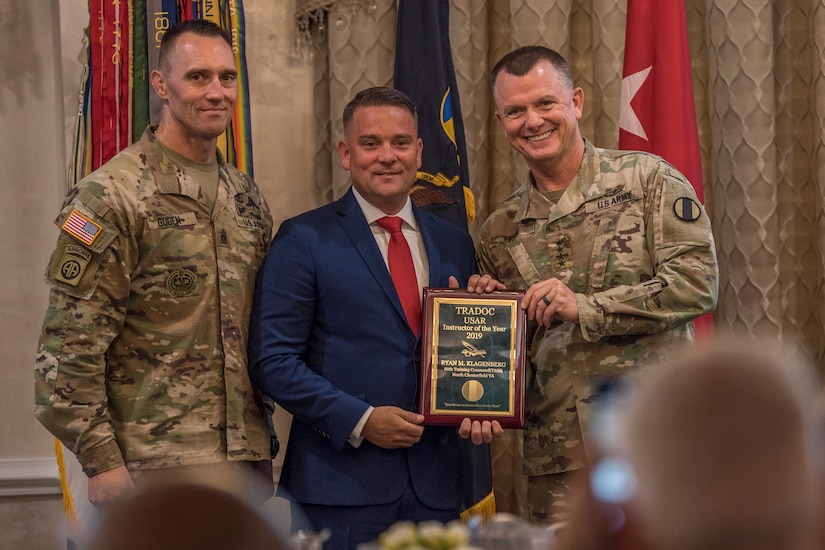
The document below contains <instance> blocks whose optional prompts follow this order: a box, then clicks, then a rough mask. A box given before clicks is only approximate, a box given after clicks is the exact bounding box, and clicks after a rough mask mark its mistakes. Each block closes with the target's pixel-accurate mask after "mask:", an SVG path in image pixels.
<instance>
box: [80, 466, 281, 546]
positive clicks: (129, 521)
mask: <svg viewBox="0 0 825 550" xmlns="http://www.w3.org/2000/svg"><path fill="white" fill-rule="evenodd" d="M285 540H286V539H285V538H283V537H282V535H281V534H280V532H279V531H278V530H277V529H276V528H275V526H274V525H273V524H271V523H270V522H269V521H267V519H265V518H264V516H263V515H262V514H261V513H260V512H259V511H258V509H257V508H255V507H253V506H252V505H250V504H248V503H247V502H245V501H244V500H242V499H241V498H239V497H237V496H234V495H232V494H230V493H228V492H226V491H224V490H222V489H219V488H217V487H213V486H206V485H202V484H197V483H190V482H185V481H184V482H170V483H157V484H152V485H149V486H146V487H144V488H142V489H138V490H137V491H136V492H134V493H133V494H132V495H130V496H129V497H127V498H125V499H123V500H120V501H118V502H116V503H114V504H112V505H111V506H109V507H107V508H106V509H105V510H104V511H103V513H102V514H101V517H100V521H99V523H98V525H97V526H95V527H94V528H93V530H92V532H91V535H90V537H89V539H88V543H87V544H86V545H84V546H81V550H83V549H85V550H110V549H112V548H118V549H119V550H147V549H154V548H157V549H162V548H175V549H176V550H287V549H288V548H289V546H288V543H287V542H285Z"/></svg>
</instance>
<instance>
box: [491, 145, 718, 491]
mask: <svg viewBox="0 0 825 550" xmlns="http://www.w3.org/2000/svg"><path fill="white" fill-rule="evenodd" d="M531 180H532V175H531ZM478 257H479V265H480V269H481V272H482V273H487V274H490V275H492V276H493V277H495V278H496V279H498V280H500V281H501V282H503V283H504V284H505V285H506V286H507V287H508V288H511V289H527V288H529V287H530V286H531V285H533V284H534V283H537V282H539V281H542V280H545V279H549V278H551V277H555V278H557V279H560V280H561V281H562V282H564V283H565V284H566V285H567V286H568V287H569V288H570V289H571V290H573V292H575V293H576V303H577V306H578V310H579V318H580V325H576V324H573V323H568V322H555V323H554V324H553V325H552V326H551V327H549V328H544V327H538V325H536V324H535V323H531V326H530V327H528V346H529V352H528V357H529V369H528V370H529V375H528V380H527V389H526V395H525V409H526V429H525V431H524V471H525V473H526V474H527V475H528V476H541V475H544V474H551V473H559V472H567V471H572V470H576V469H579V468H582V467H584V466H585V465H586V463H587V457H586V451H585V446H584V441H585V440H586V439H587V435H588V434H587V431H588V425H589V417H590V414H591V408H592V404H593V397H594V383H597V382H598V381H599V380H602V379H609V378H612V377H615V376H618V375H622V374H626V373H628V372H630V371H638V369H640V368H644V366H645V365H652V364H656V363H659V362H661V361H662V360H663V359H666V358H668V357H672V356H673V355H674V354H678V353H679V349H680V348H681V347H683V346H684V345H686V344H690V343H692V342H693V323H692V320H693V319H694V318H696V317H698V316H699V315H701V314H703V313H706V312H708V311H712V310H713V309H714V307H715V305H716V298H717V292H718V280H717V278H718V270H717V265H716V252H715V248H714V242H713V235H712V233H711V227H710V222H709V220H708V216H707V214H706V212H705V211H704V209H703V208H702V206H701V205H700V204H699V202H698V200H697V198H696V194H695V192H694V190H693V188H692V186H691V185H690V183H689V182H688V181H687V180H686V179H685V178H684V176H683V175H682V174H680V173H679V172H678V171H676V170H675V169H674V168H673V167H672V166H670V165H669V164H667V163H665V162H664V161H663V160H662V159H660V158H659V157H656V156H653V155H649V154H645V153H637V152H627V151H610V150H604V149H597V148H595V147H594V146H593V145H592V144H591V143H590V142H589V141H587V140H585V153H584V158H583V161H582V165H581V168H580V169H579V173H578V175H577V177H576V179H575V180H574V181H573V182H572V183H571V184H570V186H569V187H568V188H567V189H566V190H565V192H564V194H563V195H562V196H561V198H560V199H559V201H558V203H557V204H556V205H554V204H553V203H552V202H551V201H550V200H548V199H547V198H546V197H545V196H544V195H543V194H542V193H541V192H540V191H538V190H537V189H536V188H535V186H534V183H533V182H532V181H531V182H529V183H527V184H525V185H523V186H522V187H521V188H519V189H518V190H517V191H516V192H515V193H514V194H513V195H512V196H511V197H509V198H508V199H507V200H505V201H504V203H502V205H501V206H500V207H499V208H498V209H497V210H496V211H495V212H493V214H492V215H491V216H490V217H489V218H488V219H487V221H486V222H485V223H484V225H483V226H482V228H481V231H480V235H479V243H478ZM551 477H552V476H551Z"/></svg>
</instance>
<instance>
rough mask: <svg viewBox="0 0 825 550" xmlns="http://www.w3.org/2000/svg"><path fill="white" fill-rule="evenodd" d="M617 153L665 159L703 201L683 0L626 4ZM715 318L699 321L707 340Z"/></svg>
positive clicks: (632, 0) (700, 332)
mask: <svg viewBox="0 0 825 550" xmlns="http://www.w3.org/2000/svg"><path fill="white" fill-rule="evenodd" d="M625 32H626V37H625V51H624V70H623V72H622V93H621V108H620V114H619V149H633V150H638V151H647V152H649V153H654V154H656V155H659V156H661V157H662V158H664V159H665V160H666V161H668V162H669V163H670V164H672V165H673V166H675V167H676V169H677V170H679V171H680V172H681V173H682V174H684V175H685V176H686V177H687V179H688V181H690V183H691V184H692V185H693V188H694V189H695V191H696V195H697V197H698V198H699V200H700V201H703V200H704V187H703V183H702V157H701V152H700V149H699V134H698V130H697V126H696V108H695V106H694V103H693V101H694V99H693V79H692V76H691V74H692V73H691V67H690V47H689V44H688V35H687V12H686V8H685V3H684V0H628V2H627V27H626V31H625ZM712 330H713V317H712V316H711V314H709V313H708V314H706V315H703V316H702V317H700V318H699V319H697V320H696V331H697V335H699V336H700V337H701V338H705V337H708V336H709V335H710V334H711V333H712Z"/></svg>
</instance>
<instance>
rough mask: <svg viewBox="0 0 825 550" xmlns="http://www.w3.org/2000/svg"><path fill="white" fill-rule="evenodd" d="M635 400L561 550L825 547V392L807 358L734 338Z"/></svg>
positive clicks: (618, 415)
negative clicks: (759, 346)
mask: <svg viewBox="0 0 825 550" xmlns="http://www.w3.org/2000/svg"><path fill="white" fill-rule="evenodd" d="M624 393H625V396H624V397H623V398H621V399H618V400H616V402H615V403H614V404H613V405H606V409H607V410H605V411H604V412H605V417H606V418H608V419H609V422H607V425H608V426H609V428H610V429H609V430H608V432H609V433H607V434H602V436H604V437H602V436H600V435H599V434H598V433H597V434H594V442H593V445H594V452H595V454H596V455H597V460H596V461H595V462H594V465H593V467H592V468H591V471H590V474H589V475H588V476H587V479H584V478H582V480H581V482H582V486H581V488H580V489H581V490H580V492H579V494H578V495H577V498H578V503H577V505H576V507H575V508H576V509H575V511H574V513H573V517H572V519H571V522H570V524H569V525H568V526H567V528H566V529H564V532H563V534H562V542H561V544H560V545H559V546H557V547H554V550H555V549H556V548H559V549H561V550H569V549H573V548H576V549H582V550H584V549H590V548H599V549H600V550H604V549H610V548H618V549H626V548H633V549H634V550H698V549H702V550H717V549H718V550H722V549H724V550H739V549H748V550H779V549H782V550H808V549H814V548H822V547H823V543H824V542H825V538H823V524H825V505H824V504H823V497H825V472H824V471H823V470H825V422H823V417H824V416H823V390H822V385H821V380H820V379H819V377H818V376H817V375H816V373H815V371H814V370H813V369H812V368H811V367H810V366H809V365H808V364H807V363H806V362H805V361H804V360H801V359H800V358H797V357H792V356H790V355H783V354H780V353H778V352H775V351H773V350H768V351H765V350H758V349H757V346H755V345H754V344H752V343H748V344H747V345H746V344H745V343H742V342H725V345H720V346H715V347H709V348H707V349H704V350H700V351H698V352H696V353H694V354H692V355H690V356H689V357H687V358H685V359H684V360H683V361H680V362H678V363H673V364H669V365H665V366H664V368H663V369H662V370H661V372H658V373H655V374H653V373H651V374H650V375H648V376H646V377H640V378H638V379H636V380H635V381H634V382H633V383H632V384H631V386H630V389H629V390H626V391H625V392H624ZM608 470H609V471H608ZM585 487H586V489H587V490H583V489H584V488H585Z"/></svg>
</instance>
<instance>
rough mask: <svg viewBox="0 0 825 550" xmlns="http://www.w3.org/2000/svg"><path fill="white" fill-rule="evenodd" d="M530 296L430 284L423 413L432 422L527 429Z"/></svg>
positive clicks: (423, 361) (426, 298)
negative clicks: (524, 305)
mask: <svg viewBox="0 0 825 550" xmlns="http://www.w3.org/2000/svg"><path fill="white" fill-rule="evenodd" d="M523 296H524V292H523V291H501V292H491V293H487V294H475V293H470V292H467V291H466V290H463V289H447V288H429V287H428V288H425V289H424V310H423V315H424V326H423V334H422V340H421V346H422V347H421V392H420V397H419V412H420V413H421V414H423V415H424V417H425V420H424V423H425V424H431V425H432V424H435V425H458V424H460V423H461V421H462V420H463V419H464V418H470V419H472V420H498V421H499V422H500V423H501V426H502V427H504V428H523V427H524V363H525V360H526V325H527V312H526V311H525V310H523V309H521V300H522V297H523Z"/></svg>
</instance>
